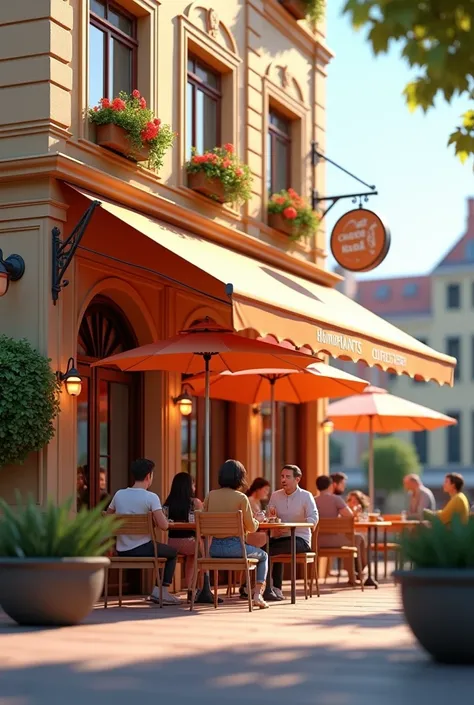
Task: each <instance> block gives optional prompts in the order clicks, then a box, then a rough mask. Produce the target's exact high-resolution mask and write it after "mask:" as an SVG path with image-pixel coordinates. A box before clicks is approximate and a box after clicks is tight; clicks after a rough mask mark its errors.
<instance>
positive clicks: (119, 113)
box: [88, 90, 176, 171]
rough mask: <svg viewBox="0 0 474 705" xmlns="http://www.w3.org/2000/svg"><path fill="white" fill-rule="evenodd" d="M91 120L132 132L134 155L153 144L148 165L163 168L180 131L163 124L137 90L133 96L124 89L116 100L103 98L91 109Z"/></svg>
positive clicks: (131, 144)
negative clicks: (167, 153) (168, 152)
mask: <svg viewBox="0 0 474 705" xmlns="http://www.w3.org/2000/svg"><path fill="white" fill-rule="evenodd" d="M88 115H89V121H90V122H92V123H94V124H95V125H109V124H113V125H118V126H119V127H122V128H123V129H124V130H125V132H126V133H127V135H128V139H129V141H130V154H131V155H132V154H133V151H134V150H140V149H143V147H149V149H150V154H149V157H148V165H149V166H150V167H151V168H152V169H155V170H157V171H158V170H159V169H161V167H162V166H163V160H164V156H165V154H166V152H167V151H168V149H170V148H171V147H172V146H173V143H174V140H175V137H176V134H175V133H174V132H173V131H172V129H171V127H170V126H169V125H164V124H162V122H161V120H160V119H159V118H157V117H155V114H154V113H153V111H152V110H150V108H148V107H147V104H146V100H145V98H144V97H143V96H142V95H140V92H139V91H137V90H134V91H133V92H132V94H131V95H128V93H124V92H121V93H119V95H118V96H117V97H116V98H114V99H113V100H109V99H108V98H102V99H101V100H100V103H99V105H96V106H94V107H93V108H90V109H89V111H88Z"/></svg>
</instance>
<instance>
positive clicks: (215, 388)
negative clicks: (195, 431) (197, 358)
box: [187, 362, 368, 487]
mask: <svg viewBox="0 0 474 705" xmlns="http://www.w3.org/2000/svg"><path fill="white" fill-rule="evenodd" d="M187 382H188V383H190V384H191V385H192V388H193V393H194V394H196V395H197V396H202V395H204V394H205V392H206V389H205V379H204V375H202V374H201V375H196V376H195V377H191V378H189V379H188V380H187ZM367 385H368V382H366V381H365V380H363V379H359V377H354V376H353V375H350V374H347V373H346V372H343V371H342V370H338V369H337V368H336V367H330V366H329V365H326V364H324V362H315V363H313V364H311V365H309V366H308V367H307V368H306V369H305V370H297V369H294V370H283V369H271V368H270V369H248V370H242V371H240V372H227V371H226V372H222V373H221V374H217V375H214V376H212V377H211V379H210V383H209V386H210V396H211V397H212V398H213V399H223V400H225V401H233V402H238V403H240V404H260V403H262V402H265V401H270V402H271V422H272V423H271V444H270V446H271V463H270V467H271V481H272V486H273V487H274V486H275V447H276V442H275V441H276V438H275V437H276V413H275V404H276V402H277V401H280V402H286V403H287V404H303V403H305V402H310V401H315V400H316V399H324V398H326V397H327V398H336V397H346V396H349V395H351V394H357V393H358V392H362V390H363V389H364V388H365V387H367Z"/></svg>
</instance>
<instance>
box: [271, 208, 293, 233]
mask: <svg viewBox="0 0 474 705" xmlns="http://www.w3.org/2000/svg"><path fill="white" fill-rule="evenodd" d="M268 225H269V226H270V227H271V228H274V229H275V230H279V231H280V232H282V233H285V235H290V236H292V235H294V232H295V229H294V223H293V222H292V221H291V220H288V218H284V217H283V216H282V214H281V213H269V214H268Z"/></svg>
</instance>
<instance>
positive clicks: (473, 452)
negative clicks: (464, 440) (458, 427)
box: [471, 411, 474, 464]
mask: <svg viewBox="0 0 474 705" xmlns="http://www.w3.org/2000/svg"><path fill="white" fill-rule="evenodd" d="M471 443H472V445H471V463H473V464H474V411H471Z"/></svg>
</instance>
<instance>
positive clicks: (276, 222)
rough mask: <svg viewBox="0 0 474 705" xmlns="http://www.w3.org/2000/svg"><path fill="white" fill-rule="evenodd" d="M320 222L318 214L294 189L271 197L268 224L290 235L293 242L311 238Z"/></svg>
mask: <svg viewBox="0 0 474 705" xmlns="http://www.w3.org/2000/svg"><path fill="white" fill-rule="evenodd" d="M319 222H320V218H319V216H318V214H317V213H315V212H314V211H313V210H312V209H311V208H310V206H309V205H308V203H307V202H306V201H305V200H304V198H301V196H298V194H297V193H296V191H294V190H293V189H292V188H290V189H288V191H280V192H279V193H274V194H273V195H272V196H271V197H270V201H269V203H268V224H269V225H270V227H271V228H275V230H280V231H281V232H283V233H285V234H286V235H289V236H290V238H291V239H292V240H302V239H305V238H308V237H310V236H311V235H313V234H314V233H315V232H316V231H317V229H318V227H319Z"/></svg>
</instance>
